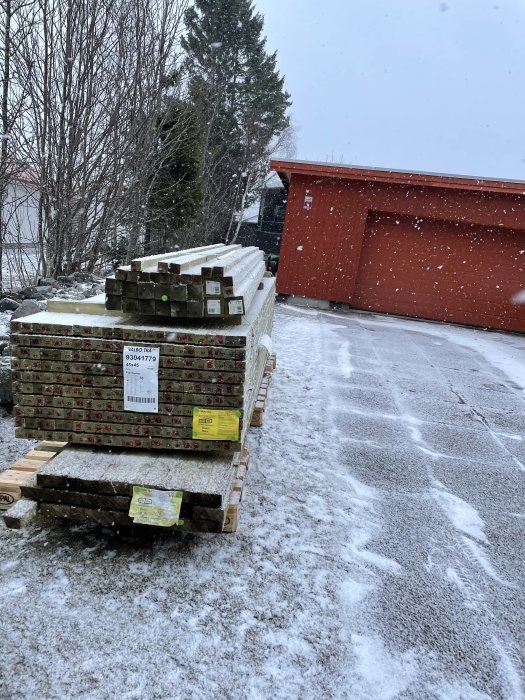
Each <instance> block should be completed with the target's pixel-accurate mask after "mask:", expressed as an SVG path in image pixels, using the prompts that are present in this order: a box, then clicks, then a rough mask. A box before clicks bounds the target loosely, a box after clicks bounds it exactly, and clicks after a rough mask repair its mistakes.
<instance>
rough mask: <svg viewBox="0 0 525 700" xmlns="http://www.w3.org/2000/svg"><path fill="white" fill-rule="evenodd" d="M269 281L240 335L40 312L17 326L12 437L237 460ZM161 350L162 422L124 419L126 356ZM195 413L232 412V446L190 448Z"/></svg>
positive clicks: (268, 306)
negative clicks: (141, 348) (132, 348)
mask: <svg viewBox="0 0 525 700" xmlns="http://www.w3.org/2000/svg"><path fill="white" fill-rule="evenodd" d="M274 290H275V280H274V279H273V278H267V279H265V281H264V284H263V289H262V290H260V291H256V293H255V296H254V301H253V303H252V304H251V307H250V311H249V313H248V314H247V315H246V316H245V317H244V319H243V322H242V323H241V325H240V326H238V327H237V328H235V329H234V328H230V327H221V328H216V329H214V331H211V329H210V328H208V327H207V326H202V325H201V326H200V327H194V328H191V329H188V328H183V327H181V326H176V327H172V326H170V327H163V326H162V325H159V324H158V322H156V323H151V322H147V321H144V320H140V319H138V320H136V321H133V320H131V319H122V318H116V317H113V316H108V315H101V316H97V315H85V314H84V315H83V314H70V313H60V312H53V313H50V312H40V313H38V314H35V315H33V316H28V317H26V318H24V319H22V320H20V321H15V322H13V330H14V332H13V335H12V352H13V355H14V358H13V362H12V364H13V380H14V381H13V388H14V392H15V400H16V406H15V416H16V435H17V436H18V437H23V438H31V437H33V438H38V439H53V440H60V441H64V442H73V443H77V444H84V445H106V446H111V447H122V448H128V447H130V448H137V449H140V448H150V449H155V450H162V449H178V450H198V451H203V452H205V451H216V450H220V451H225V452H230V453H231V452H234V451H235V450H237V449H238V448H239V447H240V445H241V444H242V443H243V440H244V437H245V435H246V430H247V429H248V424H249V417H250V416H251V413H252V410H253V405H254V403H255V400H256V394H257V390H258V387H259V384H260V380H261V377H262V373H263V371H264V364H265V361H266V356H267V351H266V350H265V346H264V344H261V339H262V337H263V336H265V335H269V334H270V333H271V326H272V317H273V306H274ZM129 344H143V345H145V346H147V347H156V348H159V353H160V362H159V365H160V366H159V371H158V400H159V404H158V413H155V414H151V413H150V414H148V413H135V412H133V411H125V410H124V402H123V399H124V395H123V392H124V376H123V367H122V359H123V349H124V347H125V346H126V345H129ZM194 407H201V408H203V407H209V408H215V409H217V410H221V409H238V411H239V414H240V421H239V433H238V437H237V440H233V439H230V440H196V439H195V438H194V436H193V431H192V414H193V409H194Z"/></svg>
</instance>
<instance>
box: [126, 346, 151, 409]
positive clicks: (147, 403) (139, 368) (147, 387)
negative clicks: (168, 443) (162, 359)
mask: <svg viewBox="0 0 525 700" xmlns="http://www.w3.org/2000/svg"><path fill="white" fill-rule="evenodd" d="M159 354H160V352H159V348H147V347H143V346H141V345H125V346H124V353H123V356H122V363H123V369H124V410H125V411H136V412H137V413H158V412H159Z"/></svg>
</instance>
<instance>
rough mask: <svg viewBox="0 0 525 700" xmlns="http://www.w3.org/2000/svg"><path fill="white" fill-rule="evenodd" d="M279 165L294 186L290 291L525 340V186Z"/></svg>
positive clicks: (283, 269)
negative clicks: (519, 333) (524, 335)
mask: <svg viewBox="0 0 525 700" xmlns="http://www.w3.org/2000/svg"><path fill="white" fill-rule="evenodd" d="M270 167H271V169H272V170H275V171H277V172H278V173H279V176H280V177H281V179H282V181H283V182H284V183H285V186H286V187H288V188H289V193H288V206H287V211H286V220H285V227H284V233H283V240H282V245H281V257H280V262H279V272H278V277H277V289H278V291H279V292H280V293H282V294H293V295H300V296H305V297H310V298H314V299H326V300H330V301H337V302H343V303H346V304H349V305H350V306H351V307H353V308H356V309H366V310H372V311H382V312H388V313H393V314H400V315H403V316H414V317H418V318H427V319H434V320H439V321H449V322H455V323H465V324H470V325H474V326H483V327H489V328H499V329H504V330H510V331H522V332H523V331H525V183H520V182H511V181H495V180H480V179H476V178H470V177H456V176H448V175H431V174H424V173H409V172H400V171H392V170H381V169H371V168H356V167H350V166H343V165H330V164H325V163H308V162H300V161H282V160H274V161H272V162H271V164H270Z"/></svg>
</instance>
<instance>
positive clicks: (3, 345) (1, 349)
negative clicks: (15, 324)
mask: <svg viewBox="0 0 525 700" xmlns="http://www.w3.org/2000/svg"><path fill="white" fill-rule="evenodd" d="M8 345H9V339H8V338H5V337H2V339H1V340H0V355H1V354H2V353H3V352H4V350H5V349H6V347H7V346H8Z"/></svg>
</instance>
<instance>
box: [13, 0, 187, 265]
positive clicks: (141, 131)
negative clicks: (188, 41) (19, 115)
mask: <svg viewBox="0 0 525 700" xmlns="http://www.w3.org/2000/svg"><path fill="white" fill-rule="evenodd" d="M186 5H187V0H175V1H173V0H135V2H133V3H132V4H129V3H127V2H125V1H124V0H34V2H33V3H32V4H31V8H30V10H29V11H28V16H27V22H28V24H29V25H30V26H31V31H30V32H29V33H28V34H27V36H26V37H25V39H24V41H23V42H21V50H20V51H19V54H18V56H17V65H16V69H17V73H18V75H19V76H21V77H23V79H24V80H25V82H26V84H27V85H28V99H27V108H26V110H25V112H24V120H23V124H22V127H21V129H20V132H19V144H18V146H19V148H18V151H19V153H20V154H21V157H22V158H23V160H24V162H26V163H27V164H28V165H29V167H30V168H31V169H32V170H34V172H36V173H37V174H38V179H39V186H40V190H39V200H38V246H39V251H40V258H41V267H42V273H43V274H52V275H57V274H67V273H70V272H72V271H74V270H78V269H86V270H93V269H94V267H95V265H96V264H97V261H98V260H99V257H100V253H101V250H102V248H103V246H104V244H106V243H107V242H108V241H109V240H112V239H113V238H115V236H116V235H117V234H118V232H119V231H121V232H126V233H129V254H130V255H132V254H134V253H135V252H136V251H137V249H138V247H139V241H140V239H141V236H142V235H143V232H144V227H145V220H146V216H147V200H148V188H149V186H150V183H151V180H152V173H153V172H154V170H155V168H156V167H158V164H157V163H156V155H155V153H156V149H155V143H156V139H157V130H158V126H159V113H160V106H161V101H162V95H163V91H164V88H165V80H166V76H167V75H169V74H172V73H173V72H174V69H175V67H176V65H177V63H178V60H179V56H178V51H179V49H178V42H179V33H180V30H181V22H182V17H183V13H184V10H185V9H186Z"/></svg>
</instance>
